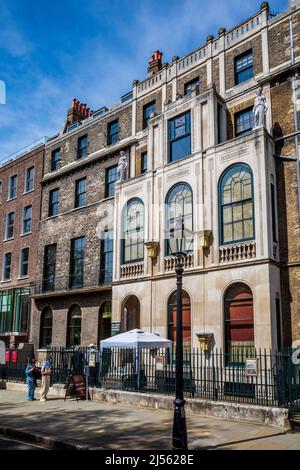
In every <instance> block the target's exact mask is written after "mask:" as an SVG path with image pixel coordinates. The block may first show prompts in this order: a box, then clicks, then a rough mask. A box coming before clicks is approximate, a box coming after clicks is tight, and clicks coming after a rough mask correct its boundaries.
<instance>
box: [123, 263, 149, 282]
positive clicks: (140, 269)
mask: <svg viewBox="0 0 300 470" xmlns="http://www.w3.org/2000/svg"><path fill="white" fill-rule="evenodd" d="M143 274H144V263H134V264H123V265H122V266H121V273H120V278H121V279H128V278H131V277H138V276H142V275H143Z"/></svg>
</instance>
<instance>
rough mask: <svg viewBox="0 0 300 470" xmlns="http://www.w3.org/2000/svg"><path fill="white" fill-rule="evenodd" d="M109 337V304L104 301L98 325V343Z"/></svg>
mask: <svg viewBox="0 0 300 470" xmlns="http://www.w3.org/2000/svg"><path fill="white" fill-rule="evenodd" d="M110 336H111V302H109V301H106V302H104V303H103V304H102V305H101V308H100V311H99V323H98V343H99V341H102V340H103V339H106V338H109V337H110Z"/></svg>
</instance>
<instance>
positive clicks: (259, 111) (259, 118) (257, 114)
mask: <svg viewBox="0 0 300 470" xmlns="http://www.w3.org/2000/svg"><path fill="white" fill-rule="evenodd" d="M267 109H268V106H267V102H266V98H265V96H264V95H263V94H262V89H261V88H259V89H258V91H257V95H256V98H255V100H254V107H253V114H254V127H253V129H255V128H256V127H262V126H264V125H265V115H266V112H267Z"/></svg>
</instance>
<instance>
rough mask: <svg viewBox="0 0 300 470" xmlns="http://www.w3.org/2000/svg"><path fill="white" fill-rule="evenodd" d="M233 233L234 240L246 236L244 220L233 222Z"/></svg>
mask: <svg viewBox="0 0 300 470" xmlns="http://www.w3.org/2000/svg"><path fill="white" fill-rule="evenodd" d="M233 234H234V240H242V239H243V238H244V234H243V222H236V223H234V224H233Z"/></svg>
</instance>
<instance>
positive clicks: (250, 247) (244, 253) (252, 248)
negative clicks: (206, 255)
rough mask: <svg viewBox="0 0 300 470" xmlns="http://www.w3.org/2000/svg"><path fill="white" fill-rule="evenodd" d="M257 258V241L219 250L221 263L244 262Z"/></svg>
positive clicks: (222, 247)
mask: <svg viewBox="0 0 300 470" xmlns="http://www.w3.org/2000/svg"><path fill="white" fill-rule="evenodd" d="M255 257H256V243H255V241H251V242H245V243H239V244H236V245H228V246H221V247H220V248H219V260H220V263H229V262H231V261H242V260H247V259H252V258H255Z"/></svg>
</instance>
